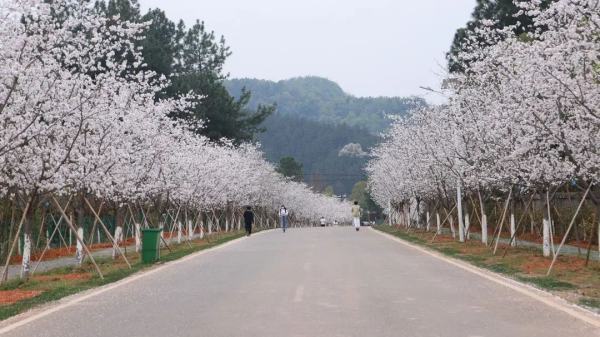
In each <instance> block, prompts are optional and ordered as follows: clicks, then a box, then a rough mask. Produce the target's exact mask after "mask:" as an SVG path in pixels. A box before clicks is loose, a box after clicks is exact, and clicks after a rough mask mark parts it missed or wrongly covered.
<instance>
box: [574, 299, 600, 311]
mask: <svg viewBox="0 0 600 337" xmlns="http://www.w3.org/2000/svg"><path fill="white" fill-rule="evenodd" d="M579 304H581V305H584V306H586V307H590V308H594V309H600V299H597V298H587V297H584V298H581V299H579Z"/></svg>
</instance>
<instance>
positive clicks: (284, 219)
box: [279, 205, 288, 233]
mask: <svg viewBox="0 0 600 337" xmlns="http://www.w3.org/2000/svg"><path fill="white" fill-rule="evenodd" d="M279 224H280V225H281V228H282V229H283V232H284V233H285V230H286V229H287V227H288V210H287V208H285V206H284V205H281V208H279Z"/></svg>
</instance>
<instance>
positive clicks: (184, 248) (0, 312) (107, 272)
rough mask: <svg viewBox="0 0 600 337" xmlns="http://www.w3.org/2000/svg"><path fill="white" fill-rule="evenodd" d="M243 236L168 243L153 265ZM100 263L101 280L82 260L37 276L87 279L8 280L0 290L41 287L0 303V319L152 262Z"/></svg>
mask: <svg viewBox="0 0 600 337" xmlns="http://www.w3.org/2000/svg"><path fill="white" fill-rule="evenodd" d="M243 235H244V233H241V232H237V233H233V234H226V235H222V234H219V235H218V236H217V237H214V238H213V239H212V240H211V241H210V242H207V243H205V244H202V245H200V246H198V245H196V246H192V247H189V246H188V245H187V244H186V243H184V244H181V245H178V246H171V249H172V250H173V251H172V252H169V251H168V250H163V251H161V259H160V261H158V262H157V263H156V264H160V263H165V262H169V261H173V260H177V259H179V258H182V257H184V256H186V255H189V254H192V253H195V252H198V251H201V250H204V249H208V248H211V247H214V246H218V245H220V244H223V243H226V242H228V241H231V240H234V239H237V238H240V237H242V236H243ZM96 262H97V263H98V265H99V266H100V269H101V270H102V271H103V275H104V279H101V278H100V277H99V276H98V275H96V274H95V269H94V268H93V265H92V264H91V263H89V262H88V263H86V264H84V266H82V267H81V268H76V267H65V268H60V269H55V270H52V271H50V272H47V273H43V274H40V275H50V276H57V275H64V274H70V273H76V272H92V273H94V274H93V275H94V276H92V278H90V279H88V280H82V281H74V282H69V281H65V280H62V279H59V280H56V281H47V282H46V281H45V282H41V281H37V280H30V281H27V282H25V281H21V280H11V281H9V282H7V283H5V284H3V285H2V286H0V290H13V289H21V290H44V291H43V292H42V293H41V294H40V295H38V296H36V297H32V298H29V299H25V300H22V301H19V302H17V303H14V304H10V305H4V306H0V320H4V319H7V318H9V317H11V316H14V315H18V314H20V313H22V312H25V311H27V310H29V309H31V308H34V307H37V306H40V305H42V304H45V303H48V302H51V301H56V300H59V299H61V298H64V297H66V296H69V295H73V294H76V293H78V292H81V291H85V290H89V289H92V288H96V287H100V286H103V285H106V284H109V283H113V282H116V281H119V280H122V279H124V278H126V277H128V276H131V275H133V274H135V273H137V272H139V271H141V270H145V269H149V268H151V267H152V266H153V264H142V263H141V262H139V261H138V262H135V263H132V264H131V269H129V268H127V267H126V266H125V267H123V266H119V267H115V264H114V261H113V260H112V259H110V258H106V259H99V260H97V261H96Z"/></svg>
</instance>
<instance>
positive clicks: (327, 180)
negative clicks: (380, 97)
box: [259, 113, 378, 195]
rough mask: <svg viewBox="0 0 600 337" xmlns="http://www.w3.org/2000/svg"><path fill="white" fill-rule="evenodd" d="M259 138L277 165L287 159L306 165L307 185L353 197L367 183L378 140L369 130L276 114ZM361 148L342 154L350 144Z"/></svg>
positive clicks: (304, 167) (269, 119) (272, 116)
mask: <svg viewBox="0 0 600 337" xmlns="http://www.w3.org/2000/svg"><path fill="white" fill-rule="evenodd" d="M262 127H264V128H265V129H266V131H265V132H264V133H263V134H261V135H260V136H259V141H260V143H261V146H262V149H263V151H264V152H265V154H266V156H267V159H268V160H269V161H271V162H273V163H277V162H279V159H281V158H283V157H287V156H292V157H294V158H295V159H296V160H297V161H299V162H300V163H302V165H303V173H304V181H305V182H306V183H308V184H309V185H311V186H313V187H314V188H315V189H317V190H319V191H323V190H324V189H325V188H326V187H327V186H332V187H333V190H334V192H335V193H336V194H347V195H350V193H351V192H352V187H353V186H354V184H355V183H356V182H358V181H360V180H364V179H365V178H366V177H365V173H364V171H363V167H364V166H365V164H366V162H367V160H368V157H367V152H368V150H369V149H370V148H371V147H373V146H374V145H375V144H376V143H377V141H378V137H377V136H375V135H373V134H372V133H370V132H368V131H367V130H366V129H361V128H357V127H350V126H346V125H333V124H325V123H323V122H317V121H311V120H308V119H304V118H300V117H297V116H290V115H283V114H280V113H275V114H273V115H271V116H269V117H268V118H267V120H266V121H265V122H264V123H263V125H262ZM351 143H353V144H360V148H362V152H360V151H354V152H352V151H342V153H340V151H341V150H342V149H344V147H347V145H348V144H351ZM354 147H357V146H356V145H355V146H354Z"/></svg>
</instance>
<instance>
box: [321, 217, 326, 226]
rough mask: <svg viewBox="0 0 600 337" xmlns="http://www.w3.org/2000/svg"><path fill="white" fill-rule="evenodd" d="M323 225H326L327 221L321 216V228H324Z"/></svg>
mask: <svg viewBox="0 0 600 337" xmlns="http://www.w3.org/2000/svg"><path fill="white" fill-rule="evenodd" d="M325 225H327V220H325V217H324V216H322V217H321V227H325Z"/></svg>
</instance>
